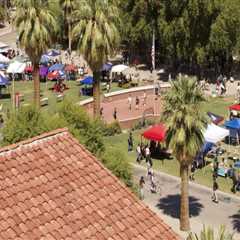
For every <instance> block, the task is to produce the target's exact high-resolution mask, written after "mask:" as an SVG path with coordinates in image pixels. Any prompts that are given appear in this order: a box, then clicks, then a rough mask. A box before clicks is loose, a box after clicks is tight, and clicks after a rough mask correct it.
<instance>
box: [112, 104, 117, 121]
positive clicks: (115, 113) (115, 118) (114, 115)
mask: <svg viewBox="0 0 240 240" xmlns="http://www.w3.org/2000/svg"><path fill="white" fill-rule="evenodd" d="M113 118H114V120H117V108H116V107H115V108H114V110H113Z"/></svg>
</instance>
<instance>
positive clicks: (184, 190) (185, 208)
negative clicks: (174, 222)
mask: <svg viewBox="0 0 240 240" xmlns="http://www.w3.org/2000/svg"><path fill="white" fill-rule="evenodd" d="M188 169H189V168H188V165H186V164H184V165H183V164H180V177H181V202H180V205H181V206H180V230H182V231H189V230H190V223H189V194H188V186H189V182H188V180H189V178H188V173H189V170H188Z"/></svg>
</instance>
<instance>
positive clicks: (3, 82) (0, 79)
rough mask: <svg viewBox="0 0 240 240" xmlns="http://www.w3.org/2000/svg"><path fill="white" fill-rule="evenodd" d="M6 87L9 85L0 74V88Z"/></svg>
mask: <svg viewBox="0 0 240 240" xmlns="http://www.w3.org/2000/svg"><path fill="white" fill-rule="evenodd" d="M6 85H10V83H9V81H8V79H7V78H6V77H5V76H3V75H2V74H0V86H6Z"/></svg>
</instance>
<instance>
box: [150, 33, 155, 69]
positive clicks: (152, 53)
mask: <svg viewBox="0 0 240 240" xmlns="http://www.w3.org/2000/svg"><path fill="white" fill-rule="evenodd" d="M151 56H152V69H153V70H155V32H154V31H153V39H152V52H151Z"/></svg>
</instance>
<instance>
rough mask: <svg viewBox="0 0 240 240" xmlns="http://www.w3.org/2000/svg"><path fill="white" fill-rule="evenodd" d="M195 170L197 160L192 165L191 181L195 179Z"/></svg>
mask: <svg viewBox="0 0 240 240" xmlns="http://www.w3.org/2000/svg"><path fill="white" fill-rule="evenodd" d="M195 170H196V166H195V162H193V163H192V165H191V173H190V181H194V180H195V178H194V173H195Z"/></svg>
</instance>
